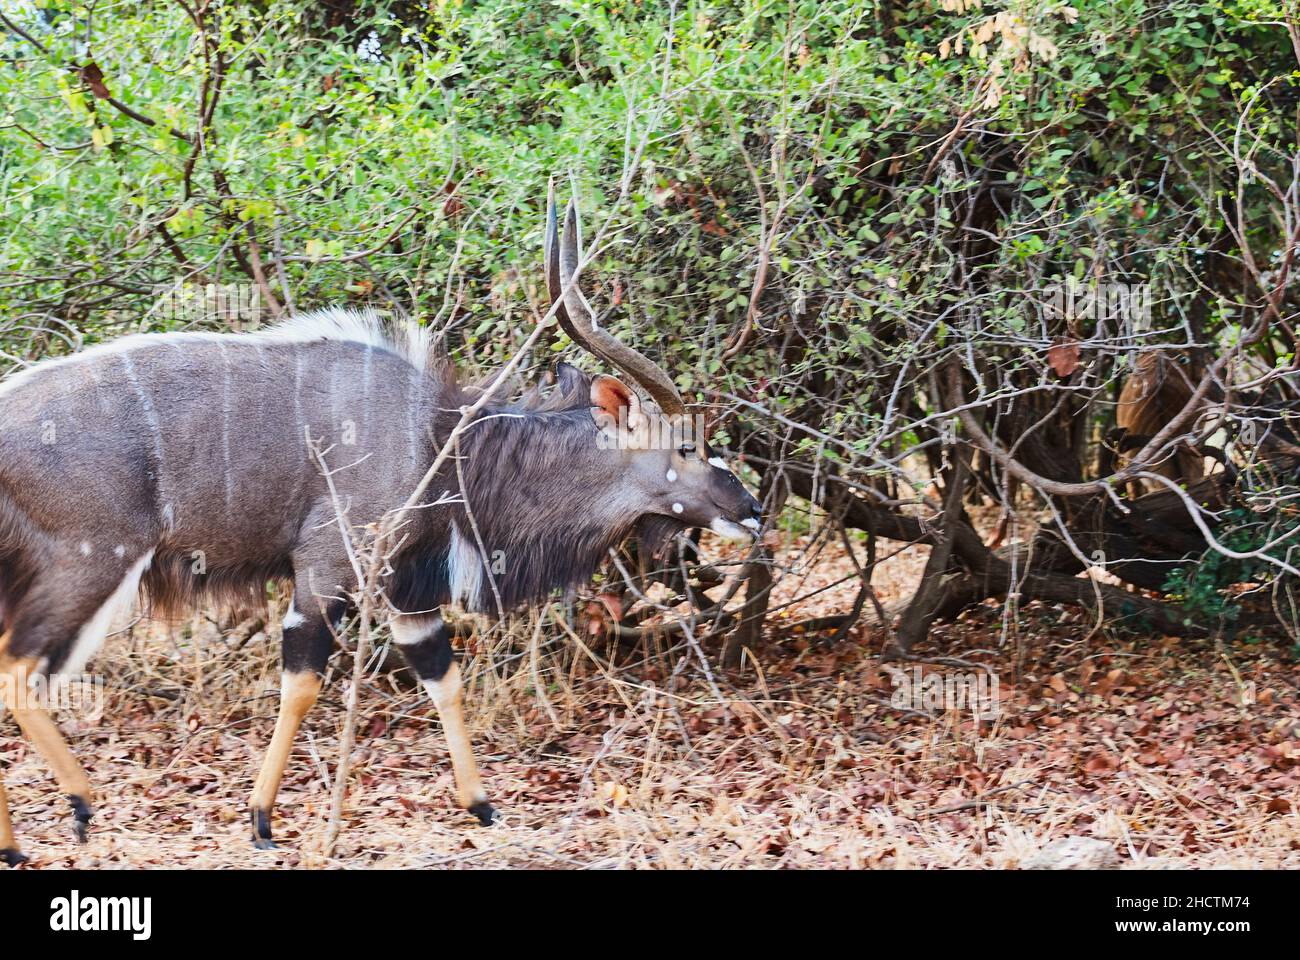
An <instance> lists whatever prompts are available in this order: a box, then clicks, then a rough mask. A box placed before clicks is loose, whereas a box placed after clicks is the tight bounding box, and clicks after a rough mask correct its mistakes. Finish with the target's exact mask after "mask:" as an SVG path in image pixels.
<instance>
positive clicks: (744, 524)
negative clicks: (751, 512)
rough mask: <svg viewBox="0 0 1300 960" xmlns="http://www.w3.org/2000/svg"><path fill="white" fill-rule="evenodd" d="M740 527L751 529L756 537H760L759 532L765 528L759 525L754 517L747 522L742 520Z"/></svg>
mask: <svg viewBox="0 0 1300 960" xmlns="http://www.w3.org/2000/svg"><path fill="white" fill-rule="evenodd" d="M740 525H741V526H742V527H749V529H751V530H753V531H754V535H755V536H758V531H759V530H761V529H762V528H763V525H762V524H761V523H759V522H758V521H757V520H755V519H754V518H753V517H750V518H749V519H747V520H741V521H740Z"/></svg>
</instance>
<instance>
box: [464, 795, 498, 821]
mask: <svg viewBox="0 0 1300 960" xmlns="http://www.w3.org/2000/svg"><path fill="white" fill-rule="evenodd" d="M469 812H470V813H472V814H474V816H476V817H478V822H479V823H480V824H482V825H483V826H485V827H490V826H492V824H493V823H494V822H495V821H496V818H497V812H496V811H495V810H493V809H492V804H490V803H488V802H487V801H486V800H480V801H479V802H478V803H476V804H473V805H472V806H470V807H469Z"/></svg>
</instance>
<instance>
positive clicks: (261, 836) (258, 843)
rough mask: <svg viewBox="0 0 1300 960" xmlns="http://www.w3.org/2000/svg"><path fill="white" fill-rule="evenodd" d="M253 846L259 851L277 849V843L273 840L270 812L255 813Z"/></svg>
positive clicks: (256, 811) (257, 811) (255, 811)
mask: <svg viewBox="0 0 1300 960" xmlns="http://www.w3.org/2000/svg"><path fill="white" fill-rule="evenodd" d="M253 846H254V847H256V848H257V849H258V850H274V849H276V846H275V841H274V840H272V839H271V811H270V810H254V811H253Z"/></svg>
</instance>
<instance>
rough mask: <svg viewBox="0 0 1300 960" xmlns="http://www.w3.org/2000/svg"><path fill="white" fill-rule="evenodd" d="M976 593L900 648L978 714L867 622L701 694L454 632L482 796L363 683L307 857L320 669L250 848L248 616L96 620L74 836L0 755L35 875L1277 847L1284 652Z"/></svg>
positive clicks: (916, 561) (61, 810)
mask: <svg viewBox="0 0 1300 960" xmlns="http://www.w3.org/2000/svg"><path fill="white" fill-rule="evenodd" d="M923 563H924V557H923V554H921V552H919V551H909V552H908V553H906V554H903V555H901V556H900V557H899V558H897V559H896V560H893V561H890V564H891V565H892V566H890V565H886V566H885V567H883V568H882V571H881V576H880V578H879V580H878V582H879V584H880V593H881V595H882V599H890V598H892V597H895V596H902V595H905V592H906V591H907V590H908V589H910V586H911V585H912V584H914V583H915V579H916V577H917V576H919V574H920V570H921V568H922V566H923ZM845 565H846V560H845V559H844V557H843V553H842V548H836V547H835V546H827V548H826V550H825V551H824V553H823V555H821V556H820V557H819V558H818V559H817V562H816V563H815V564H813V565H811V566H809V567H808V568H806V569H803V570H802V571H796V572H795V573H790V574H787V576H786V578H785V582H784V583H783V584H782V586H781V588H780V591H782V592H780V593H779V594H778V600H777V602H778V603H787V602H790V601H791V600H792V599H796V598H798V597H800V596H804V595H806V594H809V593H813V597H812V598H811V599H808V600H806V601H805V602H803V603H801V604H797V605H796V606H794V607H792V608H790V610H788V611H787V614H788V615H787V616H786V618H785V619H786V620H787V621H788V622H793V621H797V620H798V619H802V618H803V617H806V616H809V615H811V614H821V613H825V612H828V611H830V610H842V609H845V608H847V606H848V605H849V603H850V602H851V599H852V594H853V586H852V585H851V584H849V585H847V586H841V587H835V588H832V589H830V590H825V591H822V592H819V593H818V592H815V591H818V590H820V589H821V587H824V586H826V585H827V584H829V583H832V582H833V581H834V580H835V579H837V578H838V577H839V576H843V572H844V570H845ZM799 576H804V577H805V578H806V579H805V582H804V583H803V584H802V585H799V584H797V583H796V582H795V581H794V580H792V579H791V578H794V577H799ZM846 591H847V592H846ZM1000 613H1001V611H1000V609H998V608H996V607H992V606H990V607H985V608H982V609H981V610H979V611H975V612H974V613H973V614H972V615H968V617H966V618H964V619H963V620H962V621H961V622H959V623H957V624H953V625H949V626H947V627H942V628H940V629H938V630H936V631H935V634H934V635H933V636H932V637H931V639H930V641H929V643H928V648H927V649H926V650H922V651H918V652H919V653H920V654H922V655H928V656H931V657H936V656H938V655H940V654H942V655H943V656H960V657H963V658H965V659H966V660H967V661H968V662H971V663H982V664H986V665H988V666H989V667H990V668H992V669H993V670H994V671H995V672H996V673H997V675H998V677H999V679H1000V683H1001V697H1002V699H1001V715H1000V716H999V718H998V719H997V721H996V722H993V723H982V724H976V723H973V722H972V720H971V719H970V718H969V716H962V715H959V714H957V713H956V712H949V713H943V712H939V713H935V714H932V715H930V714H920V713H915V714H914V713H910V712H906V711H900V710H898V709H896V708H895V707H892V706H891V705H890V704H889V698H890V694H891V691H892V684H891V682H890V678H889V674H888V673H887V671H886V669H885V667H884V665H882V664H881V663H880V661H879V659H878V648H879V645H880V641H881V638H880V637H877V636H864V635H862V634H861V633H855V634H854V635H852V637H851V641H850V642H846V643H843V644H840V645H839V646H838V648H836V649H827V648H825V647H824V646H823V645H821V644H820V643H819V642H817V641H815V640H814V639H813V638H810V637H806V636H801V635H800V634H799V633H798V631H797V628H794V627H791V626H789V625H788V624H787V625H785V626H781V625H780V624H781V619H780V618H778V629H777V630H776V631H775V632H776V636H774V637H773V640H772V642H771V643H770V645H769V647H768V649H766V650H765V651H764V652H763V655H762V657H761V669H755V668H754V666H753V665H752V664H751V665H750V666H749V667H748V668H747V669H746V671H745V672H743V673H742V674H739V675H736V676H732V677H725V676H720V677H718V678H717V679H718V683H719V684H720V686H721V689H722V691H723V693H724V695H725V702H718V701H717V700H716V698H715V697H714V695H713V693H712V688H711V687H710V685H709V684H708V683H707V682H706V681H705V679H704V677H703V674H702V671H701V670H700V669H699V664H698V661H697V660H696V659H695V658H694V656H693V655H692V654H691V652H690V651H689V649H687V648H685V647H684V646H683V647H667V646H666V645H665V648H663V649H660V648H658V647H656V646H655V645H654V644H651V643H647V644H645V645H643V646H642V647H641V648H638V649H624V650H621V651H620V650H613V649H612V648H611V647H610V646H609V644H608V643H606V642H605V641H603V640H600V641H599V642H597V640H596V639H595V638H593V639H592V642H591V643H590V647H589V648H588V649H584V648H583V647H581V646H580V645H578V644H575V643H573V642H572V641H570V640H558V639H557V640H545V639H543V641H542V642H541V646H540V647H538V648H535V647H533V646H532V641H531V638H532V636H533V634H534V631H533V630H532V629H531V625H530V624H528V623H521V624H516V625H515V627H514V629H513V632H512V633H511V634H510V635H509V636H498V637H496V638H494V639H492V640H491V641H490V642H483V643H475V644H473V645H472V649H471V650H468V651H466V652H465V666H466V674H467V676H469V677H470V678H472V680H471V683H472V689H471V692H470V694H469V696H468V697H467V710H468V712H469V719H470V723H471V727H472V730H473V733H474V736H475V741H476V744H477V747H478V751H479V756H480V759H481V761H482V762H483V767H484V778H485V781H486V783H487V785H488V788H489V790H490V792H491V795H492V798H493V801H494V802H495V803H496V805H497V807H498V809H499V810H500V811H501V813H502V814H503V815H504V822H502V823H501V824H498V825H496V826H494V827H492V828H489V829H483V828H480V827H477V826H476V825H474V823H473V821H472V818H471V817H469V816H468V815H467V814H465V813H463V812H461V811H458V810H457V809H455V808H454V802H453V791H452V781H451V772H450V768H449V766H448V763H447V760H446V755H445V750H444V745H443V742H442V739H441V736H440V735H439V732H438V729H437V726H438V724H437V720H436V719H435V713H434V711H433V708H432V706H431V705H430V704H429V703H428V702H427V700H425V699H424V698H423V697H422V696H421V695H419V694H418V693H417V691H416V690H415V688H413V687H412V686H409V685H406V684H404V683H403V682H402V678H401V676H400V675H391V674H387V673H379V674H376V675H372V678H371V680H370V682H369V683H368V684H367V686H366V688H365V689H364V691H363V695H362V698H361V706H362V709H361V713H360V718H361V722H360V730H359V734H358V749H357V752H356V755H355V759H354V776H353V780H352V789H351V792H350V794H349V799H348V804H347V807H346V811H345V824H344V831H343V835H342V838H341V841H340V844H339V848H338V852H337V855H336V856H335V857H334V858H331V859H329V860H324V859H322V858H321V857H320V856H319V854H318V853H317V852H316V851H317V850H318V849H319V845H320V841H321V838H322V836H323V833H324V828H325V819H326V812H327V809H328V804H329V786H328V784H329V781H330V776H331V772H332V769H333V766H334V763H335V760H336V757H337V749H338V742H339V737H340V732H341V730H340V724H341V722H342V717H343V710H342V706H341V704H342V699H343V685H344V684H345V683H346V682H347V679H346V678H347V675H348V672H349V665H348V664H347V663H346V662H344V661H343V660H336V663H335V668H334V669H335V676H334V677H333V678H332V682H331V684H330V686H329V687H328V688H327V692H326V694H325V696H324V697H323V699H322V702H321V704H320V705H319V706H318V708H317V709H316V710H315V711H314V712H313V714H312V715H311V716H310V717H309V718H308V722H307V724H306V727H305V731H304V735H303V736H301V737H300V739H299V747H298V749H297V751H296V752H295V754H294V757H293V760H292V762H291V766H290V770H289V774H288V777H287V778H286V781H285V786H284V789H283V791H282V794H281V799H280V805H279V810H278V816H277V819H276V823H275V826H276V835H277V839H278V840H279V841H280V843H281V845H282V849H281V850H280V851H278V852H276V853H261V852H257V851H254V850H252V849H251V847H250V844H249V842H248V828H247V822H246V802H247V795H248V792H249V790H250V788H251V784H252V778H253V776H254V774H255V771H256V766H257V764H258V763H259V762H260V760H261V754H262V751H263V749H264V747H265V745H266V743H267V741H268V739H269V737H270V733H271V726H272V723H273V720H274V714H275V707H276V700H277V695H278V685H279V680H278V667H277V660H278V655H277V652H276V649H275V648H276V641H277V639H278V638H277V636H276V633H275V628H274V627H272V628H271V629H270V631H269V633H270V636H262V635H258V636H255V637H253V638H252V639H251V640H249V641H247V642H246V643H244V644H242V645H236V644H235V643H234V642H233V641H231V640H230V639H229V637H228V636H226V635H222V634H220V633H219V632H218V631H217V630H216V628H215V627H213V626H212V625H211V624H210V623H207V622H205V621H204V622H201V625H200V627H199V628H198V629H193V627H192V625H191V626H186V627H183V628H182V627H172V628H166V627H160V626H145V625H140V626H137V627H136V628H135V629H134V630H132V631H129V632H127V633H123V634H120V635H117V636H115V637H114V638H112V639H111V640H110V642H109V644H108V646H107V647H106V649H105V651H104V653H103V655H102V656H101V658H100V660H99V669H100V670H101V672H102V674H103V676H104V677H105V678H106V679H107V682H108V685H109V687H108V693H107V696H106V700H105V704H104V709H103V711H102V713H100V714H98V715H93V716H89V717H85V716H82V717H79V718H65V722H64V729H65V730H66V731H67V732H68V734H69V735H70V738H71V740H72V741H73V743H74V747H75V749H76V751H77V753H78V755H79V756H80V757H81V758H82V759H83V761H84V762H85V763H86V765H87V767H88V768H89V771H90V774H91V777H92V780H93V782H94V783H95V784H96V785H97V788H98V796H97V808H98V810H97V815H96V819H95V821H94V824H93V825H92V831H91V837H90V840H89V842H88V843H87V844H86V845H84V846H80V847H79V846H77V845H76V844H75V843H74V842H73V841H72V827H71V822H70V817H69V815H68V813H67V810H66V804H65V801H64V800H63V798H62V797H60V796H59V795H58V792H57V789H56V788H55V786H54V784H53V783H52V782H51V780H50V778H49V776H48V774H47V772H46V769H45V767H44V765H43V764H42V763H41V761H40V760H39V758H37V757H36V756H35V755H34V754H33V752H32V751H31V750H30V749H29V748H28V747H27V746H26V745H25V744H23V743H21V742H20V741H19V740H18V739H17V736H16V729H15V728H14V727H13V726H12V724H11V723H10V722H9V721H5V724H4V726H3V727H2V728H0V730H2V731H3V735H4V739H0V748H2V749H3V750H4V752H5V759H6V766H7V781H8V783H9V786H10V799H11V804H12V807H13V813H14V817H15V823H16V827H17V830H18V833H19V838H20V841H21V842H22V843H23V845H24V847H25V850H26V852H27V853H29V854H30V855H31V856H32V859H33V863H32V865H33V866H34V867H62V866H78V867H150V866H167V867H177V866H180V867H264V866H270V865H288V866H331V867H359V866H385V867H428V866H457V867H486V866H514V867H681V868H688V867H874V866H882V867H935V868H937V867H1015V866H1016V865H1017V864H1019V863H1020V862H1021V861H1023V860H1024V859H1025V858H1027V857H1028V856H1030V855H1032V854H1033V853H1035V852H1036V851H1038V850H1039V849H1040V848H1041V847H1042V846H1043V845H1044V844H1045V843H1047V842H1049V841H1050V840H1053V839H1057V838H1059V837H1062V836H1066V835H1070V834H1082V835H1086V836H1091V837H1100V838H1103V839H1105V840H1108V841H1111V842H1112V843H1113V844H1114V847H1115V849H1116V851H1117V852H1118V853H1119V854H1120V856H1121V858H1122V860H1123V861H1124V863H1125V864H1126V865H1128V866H1130V867H1137V868H1140V867H1161V866H1172V865H1178V866H1252V867H1261V866H1262V867H1281V866H1300V812H1297V811H1298V810H1300V779H1298V778H1300V767H1298V766H1297V764H1298V763H1300V745H1297V743H1296V736H1297V721H1296V717H1297V716H1298V714H1297V709H1296V708H1297V702H1296V699H1297V698H1296V689H1297V686H1300V672H1298V671H1297V668H1296V665H1295V664H1294V663H1293V662H1290V661H1289V660H1287V659H1286V658H1285V657H1284V656H1283V653H1282V651H1280V650H1276V649H1271V648H1267V647H1264V646H1256V647H1240V646H1239V647H1234V648H1231V649H1217V648H1216V647H1215V646H1214V645H1213V644H1203V645H1188V644H1183V643H1170V642H1166V641H1165V640H1163V639H1161V638H1137V639H1122V638H1115V637H1104V636H1103V637H1094V638H1093V639H1092V640H1091V641H1089V642H1087V643H1085V642H1084V641H1083V639H1082V638H1083V637H1084V636H1085V635H1086V634H1087V632H1088V628H1087V625H1085V624H1081V623H1078V622H1074V621H1075V618H1074V617H1073V615H1072V614H1070V613H1069V612H1064V611H1060V610H1056V609H1051V608H1030V609H1029V610H1026V611H1024V612H1023V614H1022V616H1021V617H1020V618H1019V621H1018V622H1017V623H1015V624H1013V625H1012V629H1011V630H1010V632H1006V631H1004V630H1003V623H1002V618H1001V617H1000ZM554 632H555V631H550V630H548V631H543V632H542V636H543V637H548V636H550V635H552V634H553V633H554ZM999 643H1001V645H1000V646H999ZM923 669H925V670H939V671H943V670H947V669H950V668H949V667H945V666H939V665H935V664H928V665H923ZM1249 683H1253V684H1254V687H1253V688H1249V687H1247V686H1245V685H1246V684H1249ZM1249 689H1253V690H1254V692H1255V702H1254V703H1247V704H1246V705H1242V703H1241V700H1242V696H1241V695H1242V691H1243V690H1249ZM980 798H984V801H985V802H981V799H980Z"/></svg>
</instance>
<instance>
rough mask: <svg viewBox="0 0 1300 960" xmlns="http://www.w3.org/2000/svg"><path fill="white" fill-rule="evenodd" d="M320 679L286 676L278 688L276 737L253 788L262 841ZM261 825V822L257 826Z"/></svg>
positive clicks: (312, 675)
mask: <svg viewBox="0 0 1300 960" xmlns="http://www.w3.org/2000/svg"><path fill="white" fill-rule="evenodd" d="M320 687H321V678H320V675H319V674H317V673H315V672H314V671H309V672H307V673H286V674H285V675H284V679H283V680H282V681H281V687H280V715H279V717H277V718H276V721H275V733H274V734H272V735H271V746H270V747H269V748H268V749H267V751H266V759H265V760H263V761H262V772H261V773H259V774H258V775H257V783H255V784H254V785H253V800H252V807H253V818H254V831H255V832H256V833H257V834H258V836H259V837H261V838H263V839H267V840H269V839H270V823H271V808H272V807H274V806H275V796H276V794H277V793H279V792H280V781H281V780H282V779H283V778H284V768H285V766H286V765H287V764H288V762H289V754H290V753H291V752H292V751H293V741H294V738H295V737H297V736H298V728H299V727H300V726H302V718H303V717H305V716H307V711H309V710H310V709H311V708H312V705H313V704H314V703H315V702H316V698H317V697H318V696H319V695H320ZM259 821H260V822H259Z"/></svg>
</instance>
